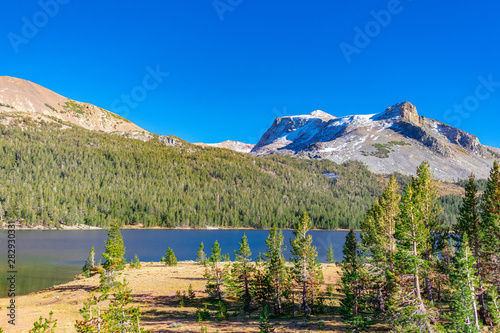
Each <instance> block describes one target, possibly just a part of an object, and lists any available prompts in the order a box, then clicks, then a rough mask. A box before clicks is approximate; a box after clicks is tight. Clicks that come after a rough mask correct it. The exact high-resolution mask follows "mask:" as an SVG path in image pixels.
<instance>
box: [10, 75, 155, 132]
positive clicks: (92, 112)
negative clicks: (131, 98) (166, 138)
mask: <svg viewBox="0 0 500 333" xmlns="http://www.w3.org/2000/svg"><path fill="white" fill-rule="evenodd" d="M0 114H2V115H3V116H4V117H3V123H4V124H6V123H8V122H9V121H10V120H11V119H12V118H15V117H16V116H17V115H19V114H22V115H24V116H27V117H30V118H32V119H33V120H35V121H41V120H44V121H48V122H52V121H54V120H55V119H56V120H61V121H64V122H68V123H71V124H75V125H78V126H80V127H83V128H85V129H88V130H94V131H103V132H107V133H114V134H120V135H126V136H128V137H135V138H139V139H143V140H144V139H147V138H148V137H150V134H149V132H148V131H146V130H144V129H142V128H140V127H139V126H137V125H136V124H134V123H132V122H130V121H128V120H127V119H125V118H123V117H121V116H119V115H117V114H114V113H112V112H109V111H107V110H104V109H102V108H99V107H97V106H95V105H92V104H89V103H82V102H77V101H74V100H71V99H69V98H66V97H64V96H61V95H59V94H57V93H55V92H53V91H51V90H49V89H46V88H44V87H42V86H40V85H38V84H36V83H33V82H30V81H26V80H22V79H17V78H13V77H8V76H0ZM9 116H12V117H9Z"/></svg>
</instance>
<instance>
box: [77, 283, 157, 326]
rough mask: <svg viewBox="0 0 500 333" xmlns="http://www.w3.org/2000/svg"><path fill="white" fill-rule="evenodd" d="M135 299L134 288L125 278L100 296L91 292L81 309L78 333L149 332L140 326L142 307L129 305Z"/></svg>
mask: <svg viewBox="0 0 500 333" xmlns="http://www.w3.org/2000/svg"><path fill="white" fill-rule="evenodd" d="M110 295H112V297H110ZM108 299H109V305H108V307H107V308H106V307H105V305H104V304H105V302H106V301H107V300H108ZM133 301H134V299H133V298H132V290H131V289H130V288H129V287H128V283H127V281H125V280H124V281H123V282H119V281H117V282H116V283H115V285H114V287H113V289H105V290H104V291H103V293H102V294H101V295H99V296H96V295H94V294H93V293H91V295H90V297H89V298H88V299H87V300H86V301H84V302H83V305H84V306H83V308H82V309H80V313H81V315H82V317H83V320H77V321H76V324H75V328H76V331H77V332H78V333H90V332H138V333H139V332H141V333H146V332H149V331H146V330H144V329H143V328H141V327H140V322H141V320H140V317H141V311H140V308H139V307H131V306H129V304H130V303H132V302H133Z"/></svg>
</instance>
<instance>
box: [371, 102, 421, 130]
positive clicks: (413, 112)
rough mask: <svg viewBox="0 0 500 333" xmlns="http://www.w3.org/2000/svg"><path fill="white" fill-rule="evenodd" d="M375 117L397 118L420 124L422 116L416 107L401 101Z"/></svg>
mask: <svg viewBox="0 0 500 333" xmlns="http://www.w3.org/2000/svg"><path fill="white" fill-rule="evenodd" d="M377 119H379V120H380V119H399V120H402V121H406V122H408V123H411V124H413V125H417V126H422V125H423V124H424V117H420V116H419V115H418V112H417V107H416V106H415V105H413V104H412V103H410V102H402V103H397V104H394V105H393V106H390V107H388V108H387V109H386V110H385V111H384V112H382V113H381V114H380V115H379V116H378V117H377Z"/></svg>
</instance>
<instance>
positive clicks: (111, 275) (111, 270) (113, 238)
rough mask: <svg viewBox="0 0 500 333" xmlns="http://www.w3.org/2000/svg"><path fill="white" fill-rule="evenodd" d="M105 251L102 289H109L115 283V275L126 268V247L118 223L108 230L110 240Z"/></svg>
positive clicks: (114, 222)
mask: <svg viewBox="0 0 500 333" xmlns="http://www.w3.org/2000/svg"><path fill="white" fill-rule="evenodd" d="M104 248H105V251H104V253H103V254H102V256H103V258H104V263H103V265H102V267H103V271H102V272H101V287H103V288H109V287H112V286H113V284H114V283H115V274H116V272H118V271H121V270H123V269H124V268H125V264H126V261H125V258H124V256H125V246H124V245H123V238H122V234H121V232H120V226H119V224H118V222H117V221H113V222H112V223H111V226H110V228H109V229H108V240H107V241H106V245H105V246H104Z"/></svg>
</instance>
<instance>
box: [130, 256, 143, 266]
mask: <svg viewBox="0 0 500 333" xmlns="http://www.w3.org/2000/svg"><path fill="white" fill-rule="evenodd" d="M130 267H131V268H141V262H140V260H139V257H138V256H137V254H136V255H135V256H134V259H132V260H131V261H130Z"/></svg>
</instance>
